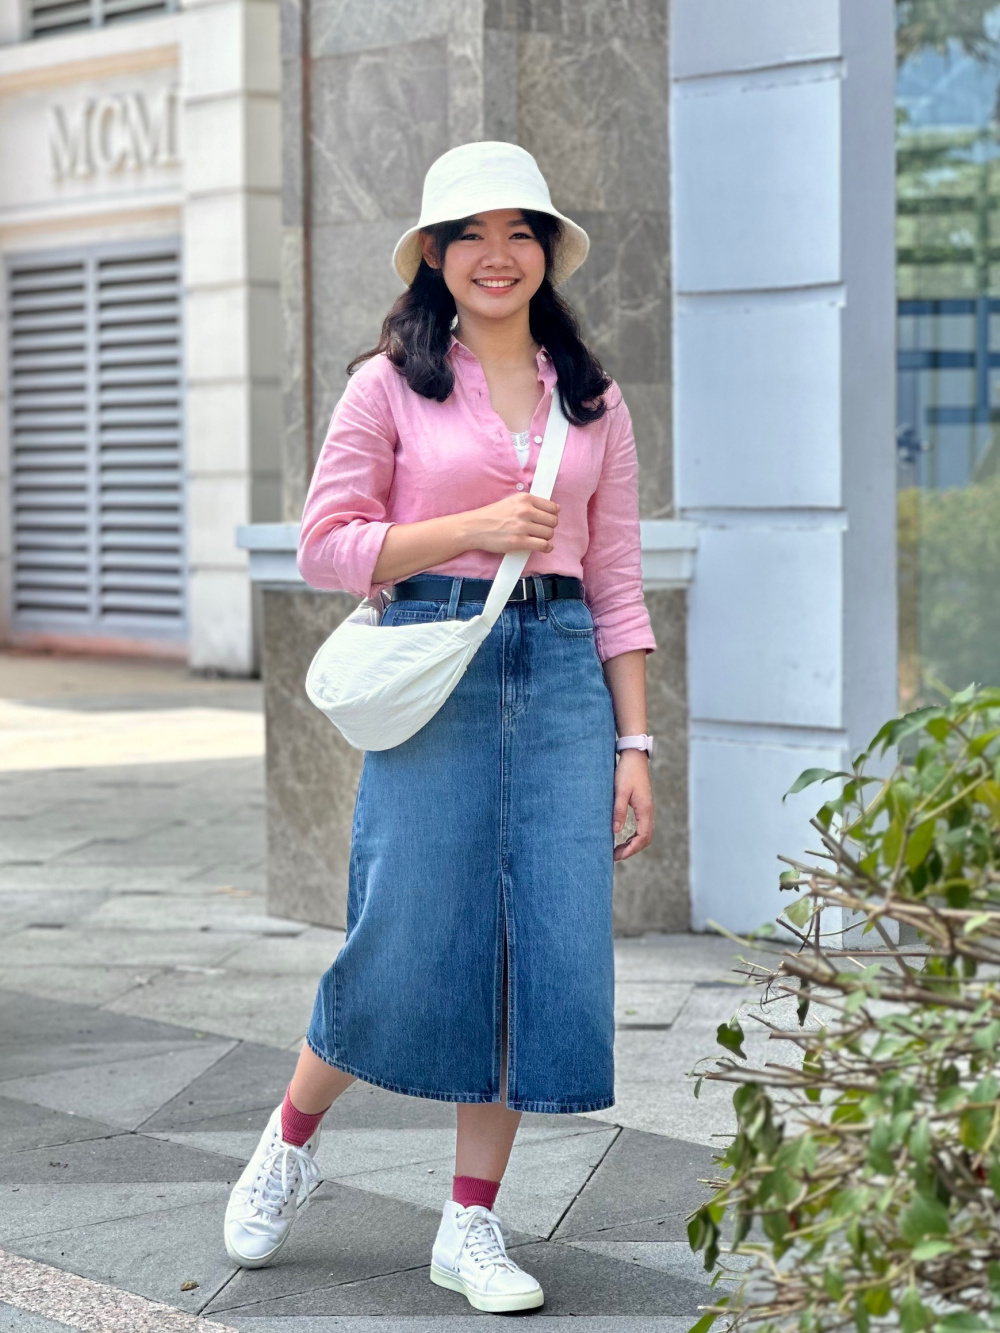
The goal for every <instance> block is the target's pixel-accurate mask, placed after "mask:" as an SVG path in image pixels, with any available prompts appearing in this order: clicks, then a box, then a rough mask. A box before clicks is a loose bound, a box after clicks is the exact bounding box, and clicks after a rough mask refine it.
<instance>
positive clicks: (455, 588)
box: [446, 574, 462, 620]
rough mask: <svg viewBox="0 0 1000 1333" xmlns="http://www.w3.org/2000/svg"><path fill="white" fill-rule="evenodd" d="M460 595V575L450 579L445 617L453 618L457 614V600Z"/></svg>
mask: <svg viewBox="0 0 1000 1333" xmlns="http://www.w3.org/2000/svg"><path fill="white" fill-rule="evenodd" d="M461 596H462V575H461V574H460V575H459V576H458V577H457V578H453V579H452V581H451V596H450V597H449V599H448V610H447V613H446V619H448V620H454V619H455V617H456V616H457V615H458V601H459V598H460V597H461Z"/></svg>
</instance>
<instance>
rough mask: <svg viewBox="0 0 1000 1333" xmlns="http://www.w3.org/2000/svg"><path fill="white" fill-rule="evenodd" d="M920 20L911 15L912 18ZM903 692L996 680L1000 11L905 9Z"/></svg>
mask: <svg viewBox="0 0 1000 1333" xmlns="http://www.w3.org/2000/svg"><path fill="white" fill-rule="evenodd" d="M911 14H912V15H913V19H912V22H911ZM897 15H898V16H899V17H898V23H897V42H898V54H899V68H898V76H897V98H896V101H897V117H896V119H897V255H896V258H897V292H898V298H899V307H898V311H899V317H898V378H897V386H898V392H897V403H898V412H897V460H898V468H897V476H898V483H899V492H898V494H899V541H900V546H899V569H900V589H899V591H900V693H901V696H902V703H903V705H904V706H906V707H912V706H914V705H916V704H919V703H921V702H928V701H931V700H933V699H934V698H935V697H939V693H940V690H941V689H942V687H943V688H945V689H948V690H958V689H962V688H964V686H966V685H968V684H970V683H971V682H972V681H977V682H979V683H981V684H986V685H1000V123H998V114H1000V110H998V107H1000V4H991V3H989V0H985V2H984V0H949V3H948V4H947V5H945V6H941V8H940V23H939V24H931V25H928V24H927V23H926V22H923V21H922V18H924V17H926V16H925V15H924V13H923V10H922V9H921V8H920V7H919V6H913V5H911V4H909V3H907V2H906V0H899V3H897Z"/></svg>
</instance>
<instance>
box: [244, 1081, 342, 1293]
mask: <svg viewBox="0 0 1000 1333" xmlns="http://www.w3.org/2000/svg"><path fill="white" fill-rule="evenodd" d="M319 1132H320V1126H319V1125H317V1126H316V1132H315V1134H313V1136H312V1138H311V1139H308V1140H307V1141H306V1143H305V1145H304V1147H301V1148H299V1147H296V1145H295V1144H294V1143H286V1142H285V1140H284V1139H283V1138H282V1137H281V1107H280V1106H278V1107H276V1108H275V1109H274V1111H272V1112H271V1118H270V1120H269V1121H268V1122H267V1128H266V1129H265V1130H264V1133H263V1134H262V1135H261V1136H260V1143H258V1144H257V1148H256V1151H255V1152H254V1155H253V1156H252V1157H251V1158H250V1161H249V1162H248V1163H247V1167H246V1170H245V1171H244V1172H243V1174H242V1175H241V1176H240V1178H239V1180H238V1181H237V1182H236V1184H235V1185H234V1186H233V1192H232V1194H230V1196H229V1203H228V1205H227V1207H226V1222H225V1237H226V1251H227V1253H228V1255H229V1257H230V1259H233V1260H234V1261H235V1262H236V1263H238V1264H239V1265H240V1267H241V1268H263V1267H264V1265H265V1264H269V1263H270V1262H271V1260H272V1259H273V1258H274V1256H275V1255H276V1254H277V1253H278V1251H279V1250H280V1249H281V1247H282V1245H284V1243H285V1241H286V1240H287V1239H288V1236H289V1233H290V1232H291V1229H292V1223H293V1222H294V1221H295V1217H296V1214H297V1212H298V1209H299V1208H300V1207H301V1208H305V1207H307V1206H308V1203H309V1192H310V1191H309V1186H310V1185H311V1184H312V1183H313V1182H314V1181H317V1180H318V1179H319V1166H318V1165H317V1163H316V1159H315V1156H314V1154H315V1152H316V1149H317V1147H318V1146H319Z"/></svg>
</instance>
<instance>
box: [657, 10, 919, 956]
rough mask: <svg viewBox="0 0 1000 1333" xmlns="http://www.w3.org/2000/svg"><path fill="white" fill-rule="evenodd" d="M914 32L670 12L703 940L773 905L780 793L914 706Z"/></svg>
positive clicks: (680, 489)
mask: <svg viewBox="0 0 1000 1333" xmlns="http://www.w3.org/2000/svg"><path fill="white" fill-rule="evenodd" d="M893 44H894V27H893V7H892V3H891V0H840V2H839V3H838V2H837V0H811V3H809V4H802V3H801V0H674V4H673V10H672V55H671V80H672V149H673V207H674V221H675V226H674V278H675V310H674V332H675V351H674V357H675V398H674V404H675V408H674V411H675V436H674V438H675V446H674V448H675V455H674V457H675V469H676V493H677V504H678V516H679V517H683V518H687V519H694V520H696V521H697V522H698V524H699V526H700V536H699V556H698V568H697V572H696V577H695V581H694V585H693V588H692V592H691V597H690V618H689V625H688V640H689V690H690V701H691V812H692V813H691V824H692V827H691V835H692V917H693V920H692V925H693V927H694V929H696V930H698V929H704V928H705V927H706V925H707V923H708V922H710V921H717V922H719V923H721V924H723V925H725V926H727V927H729V928H731V929H736V930H746V929H750V928H752V927H754V926H757V925H760V924H762V923H764V922H766V921H770V920H772V919H773V918H774V917H775V916H776V915H777V913H778V912H779V911H780V909H781V907H782V906H783V905H784V904H785V903H786V902H787V897H784V896H782V895H781V894H779V892H778V887H777V877H778V873H779V871H780V870H781V869H782V867H781V866H780V864H779V863H778V861H777V860H776V857H777V855H778V854H779V853H784V854H786V855H793V856H794V855H797V854H798V853H800V852H801V850H802V849H803V847H804V846H813V845H815V841H814V840H811V839H810V834H811V830H810V829H809V828H808V822H807V821H808V817H809V815H810V814H811V813H812V811H813V810H814V809H815V808H816V806H817V805H818V804H819V801H818V799H817V797H816V794H815V791H813V790H811V791H809V792H807V793H805V794H803V795H802V796H800V797H797V798H792V799H790V800H789V801H788V802H787V803H785V804H784V805H783V804H782V801H781V797H782V794H783V793H784V792H785V791H786V790H787V788H788V787H789V785H790V784H791V783H792V781H793V780H794V778H795V777H796V776H797V775H798V773H799V772H800V771H801V770H802V769H804V768H807V767H812V766H824V767H830V768H839V767H841V766H842V765H843V764H844V762H845V760H847V759H848V758H849V756H850V755H852V754H855V753H857V752H858V751H859V750H860V749H862V748H863V747H864V746H865V745H866V744H867V742H868V741H869V740H870V739H871V736H872V735H873V733H874V732H875V730H876V729H877V727H878V726H879V725H880V724H881V722H882V721H884V720H885V719H886V718H887V717H889V716H891V715H892V714H893V712H894V710H895V706H896V593H895V507H894V467H895V459H894V432H893V410H894V409H893V402H894V364H893V359H894V341H895V340H894V319H895V313H894V303H893V265H894V238H893V217H894V201H893V189H894V180H893V134H894V71H895V62H894V51H893ZM827 790H829V789H827Z"/></svg>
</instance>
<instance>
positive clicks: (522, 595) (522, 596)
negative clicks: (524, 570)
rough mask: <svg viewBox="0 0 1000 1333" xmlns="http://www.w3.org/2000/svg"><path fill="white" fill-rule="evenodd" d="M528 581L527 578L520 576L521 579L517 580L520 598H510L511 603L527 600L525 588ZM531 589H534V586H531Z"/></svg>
mask: <svg viewBox="0 0 1000 1333" xmlns="http://www.w3.org/2000/svg"><path fill="white" fill-rule="evenodd" d="M528 581H529V580H528V578H527V577H526V576H525V575H524V574H522V575H521V577H520V578H519V579H518V581H517V582H518V584H519V585H520V587H519V591H520V596H517V597H515V596H512V597H511V600H512V601H515V602H526V601H527V600H528V587H527V585H528ZM532 587H534V584H532Z"/></svg>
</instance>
